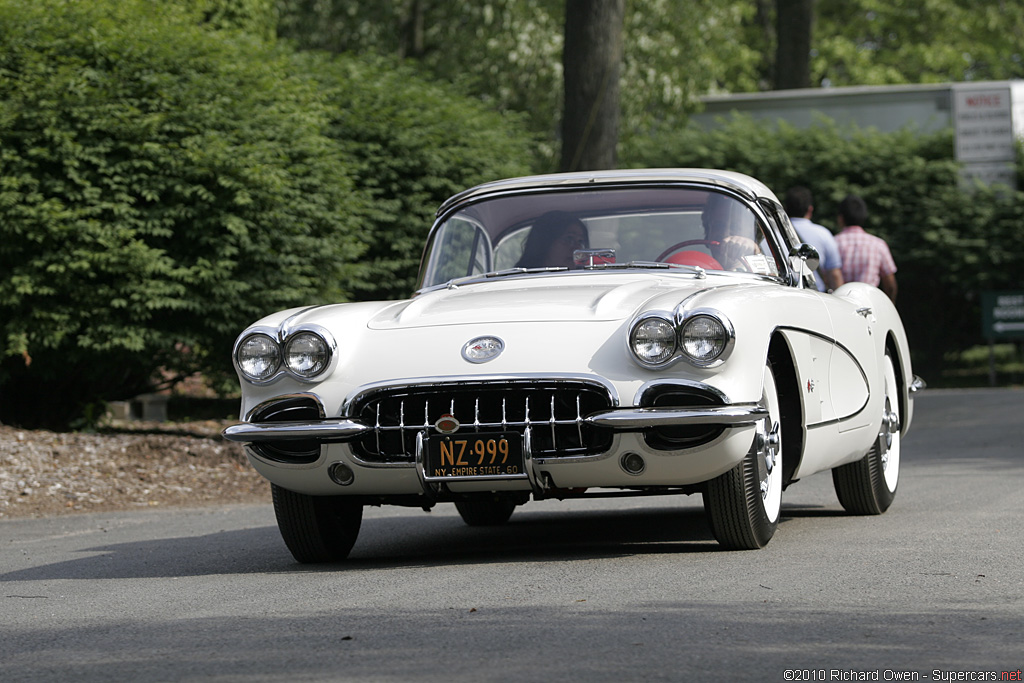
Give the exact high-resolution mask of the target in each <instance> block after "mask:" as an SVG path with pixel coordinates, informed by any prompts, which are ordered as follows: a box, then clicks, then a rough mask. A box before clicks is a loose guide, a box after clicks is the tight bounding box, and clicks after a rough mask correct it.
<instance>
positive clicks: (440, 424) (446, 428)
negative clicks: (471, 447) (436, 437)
mask: <svg viewBox="0 0 1024 683" xmlns="http://www.w3.org/2000/svg"><path fill="white" fill-rule="evenodd" d="M461 426H462V424H461V423H460V422H459V421H458V420H456V419H455V416H454V415H451V414H449V413H445V414H444V415H442V416H441V417H440V418H439V419H438V421H437V422H435V423H434V429H436V430H437V431H439V432H441V433H442V434H454V433H455V432H457V431H459V427H461Z"/></svg>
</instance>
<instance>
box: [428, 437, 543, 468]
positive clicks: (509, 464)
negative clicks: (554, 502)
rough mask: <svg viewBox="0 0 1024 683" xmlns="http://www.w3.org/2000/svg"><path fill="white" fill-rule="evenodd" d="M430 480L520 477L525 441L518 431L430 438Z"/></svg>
mask: <svg viewBox="0 0 1024 683" xmlns="http://www.w3.org/2000/svg"><path fill="white" fill-rule="evenodd" d="M425 466H426V471H425V474H426V476H427V478H428V479H479V478H501V479H506V478H521V477H525V476H526V469H525V468H524V466H523V438H522V436H521V435H519V434H518V433H516V432H489V433H484V432H475V433H470V434H465V435H462V434H452V435H446V436H431V437H430V438H429V439H427V458H426V463H425Z"/></svg>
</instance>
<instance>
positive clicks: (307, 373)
mask: <svg viewBox="0 0 1024 683" xmlns="http://www.w3.org/2000/svg"><path fill="white" fill-rule="evenodd" d="M330 361H331V351H330V346H328V344H327V342H326V341H325V340H324V338H323V337H321V336H320V335H318V334H316V333H314V332H299V333H298V334H296V335H294V336H293V337H292V338H291V339H289V340H288V343H287V344H286V345H285V348H284V363H285V366H286V367H287V368H288V370H289V371H290V372H291V373H292V374H294V375H295V376H297V377H300V378H302V379H309V378H311V377H316V376H317V375H319V374H320V373H321V372H323V371H324V370H326V369H327V365H328V364H329V363H330Z"/></svg>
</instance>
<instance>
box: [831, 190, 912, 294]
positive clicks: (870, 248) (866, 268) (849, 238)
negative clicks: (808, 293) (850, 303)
mask: <svg viewBox="0 0 1024 683" xmlns="http://www.w3.org/2000/svg"><path fill="white" fill-rule="evenodd" d="M867 220H868V205H867V204H866V203H865V202H864V200H863V199H862V198H860V197H859V196H857V195H855V194H850V195H847V196H846V198H844V199H843V201H841V202H840V203H839V216H838V223H839V234H838V235H836V244H837V245H839V256H840V258H842V260H843V279H844V280H846V281H847V282H866V283H868V284H869V285H874V286H875V287H878V288H880V289H881V290H882V291H883V292H885V294H886V295H887V296H888V297H889V298H890V299H891V300H892V301H893V303H895V302H896V291H897V287H896V262H895V261H894V260H893V258H892V252H891V251H889V245H888V244H887V243H886V241H885V240H883V239H882V238H881V237H876V236H875V235H869V234H868V233H867V232H865V231H864V228H863V225H864V223H866V222H867Z"/></svg>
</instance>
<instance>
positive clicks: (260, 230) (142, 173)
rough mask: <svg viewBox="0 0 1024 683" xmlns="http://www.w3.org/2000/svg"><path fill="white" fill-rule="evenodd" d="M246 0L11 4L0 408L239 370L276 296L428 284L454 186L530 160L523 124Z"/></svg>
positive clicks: (40, 406) (18, 412) (4, 61)
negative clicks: (275, 31) (245, 17)
mask: <svg viewBox="0 0 1024 683" xmlns="http://www.w3.org/2000/svg"><path fill="white" fill-rule="evenodd" d="M232 4H237V3H230V2H201V1H199V0H197V1H196V2H182V3H180V4H179V3H155V2H151V1H149V0H91V1H90V2H88V3H83V2H61V1H60V0H0V27H2V30H0V422H6V423H14V424H21V425H24V426H51V427H66V426H67V425H68V424H70V423H76V420H81V419H82V416H83V415H84V416H85V420H84V422H78V423H82V424H84V423H86V422H88V421H89V418H90V417H93V418H94V417H95V416H96V415H97V414H98V412H97V411H98V410H99V408H100V407H101V404H102V402H103V401H107V400H115V399H123V398H128V397H131V396H134V395H136V394H139V393H142V392H146V391H149V390H152V389H153V388H155V387H157V386H160V383H161V382H163V383H164V384H168V383H172V382H173V381H174V380H175V379H176V378H178V377H181V376H184V375H186V374H189V373H191V372H193V371H197V370H199V371H203V372H206V373H208V374H209V375H210V376H212V377H233V372H232V371H231V369H230V350H231V346H232V343H233V341H234V338H235V336H236V335H237V334H238V333H239V332H240V331H241V330H242V329H243V327H244V326H245V325H247V324H249V323H250V322H252V321H253V320H255V319H257V318H259V317H261V316H263V315H265V314H266V313H268V312H271V311H274V310H278V309H282V308H287V307H291V306H299V305H309V304H316V303H323V302H330V301H344V300H348V299H352V298H356V297H357V296H358V297H359V298H365V297H366V295H367V294H368V293H372V294H373V295H389V296H390V295H398V294H406V293H408V284H409V282H410V281H411V279H412V273H414V272H415V262H416V261H417V260H418V256H419V249H420V248H421V247H422V238H423V236H424V235H425V234H426V231H427V229H428V228H429V225H430V220H429V214H430V212H431V211H432V210H433V209H434V208H435V207H436V204H437V203H438V201H440V198H441V197H442V196H443V195H446V194H447V193H448V191H449V189H450V188H451V187H454V185H446V184H445V182H444V181H443V180H442V179H447V180H448V181H450V182H452V183H454V184H459V183H473V182H478V181H480V180H487V179H491V178H492V177H495V176H496V175H504V174H506V173H507V172H512V171H517V170H519V169H521V168H525V161H524V160H525V159H526V158H527V155H528V152H527V150H528V141H527V140H526V139H525V137H524V136H522V135H521V134H520V133H519V132H518V130H517V129H516V128H515V126H514V123H512V122H507V121H505V120H503V119H502V118H501V117H497V116H495V115H487V114H486V113H485V112H484V111H483V109H482V107H480V105H478V104H475V103H469V102H468V101H467V98H461V97H459V96H458V95H457V94H456V93H454V92H449V91H441V90H439V89H435V88H432V87H431V86H427V85H425V84H422V83H419V82H416V81H413V80H412V79H411V78H410V79H409V80H406V79H405V78H404V76H398V75H396V76H390V75H388V73H387V71H386V69H385V68H384V67H382V66H376V65H360V64H359V63H358V62H357V61H356V60H355V58H352V57H347V58H338V59H335V60H332V59H328V58H326V57H323V56H316V55H298V54H296V53H295V52H294V51H293V50H291V49H290V48H289V47H288V46H287V45H285V44H278V43H275V42H274V41H267V40H263V39H262V38H261V37H259V36H258V35H255V34H253V33H247V32H245V31H241V30H238V29H237V28H235V27H233V26H232V22H231V21H228V20H227V19H230V17H229V16H227V15H226V14H224V13H223V12H220V9H218V8H221V9H222V8H223V7H228V6H230V5H232ZM250 4H253V6H260V5H261V4H263V3H261V2H259V1H258V0H252V2H251V3H250ZM211 7H212V8H214V10H216V11H213V10H211ZM197 8H198V9H197ZM197 12H199V14H197ZM228 14H230V12H229V13H228ZM226 17H227V19H226ZM221 26H226V27H227V28H218V27H221ZM261 30H262V29H260V31H261ZM417 116H418V118H416V117H417ZM414 119H415V121H418V122H419V125H418V126H417V125H413V124H412V123H410V121H413V120H414ZM478 129H479V131H480V132H478ZM392 233H394V234H393V235H392ZM410 268H411V272H410ZM158 369H159V370H160V372H159V374H158V373H157V371H158Z"/></svg>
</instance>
